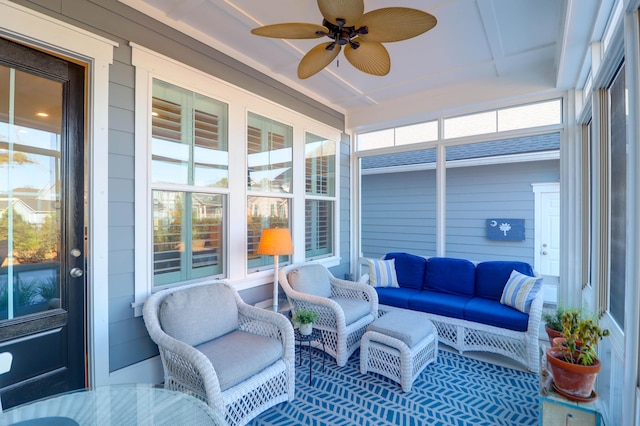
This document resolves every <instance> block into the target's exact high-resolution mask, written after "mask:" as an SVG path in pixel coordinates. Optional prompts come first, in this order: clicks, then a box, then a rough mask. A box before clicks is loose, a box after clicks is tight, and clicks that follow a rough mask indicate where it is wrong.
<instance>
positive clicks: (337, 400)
mask: <svg viewBox="0 0 640 426" xmlns="http://www.w3.org/2000/svg"><path fill="white" fill-rule="evenodd" d="M312 353H313V355H312V362H313V383H312V385H311V386H310V385H309V364H308V362H309V361H308V359H307V353H306V348H305V351H304V352H303V363H302V366H298V365H296V399H295V400H294V401H293V402H290V403H281V404H278V405H276V406H275V407H273V408H271V409H269V410H267V411H265V412H264V413H262V414H261V415H260V416H258V417H257V418H255V419H254V420H252V421H251V422H250V423H249V424H250V425H252V426H266V425H281V426H285V425H286V426H297V425H331V426H339V425H344V426H353V425H371V426H374V425H375V426H382V425H403V426H404V425H415V426H418V425H420V426H423V425H429V426H431V425H442V426H453V425H455V426H467V425H468V426H471V425H473V426H478V425H486V426H492V425H505V426H507V425H508V426H519V425H537V424H538V376H537V375H534V374H530V373H525V372H522V371H517V370H512V369H509V368H505V367H501V366H498V365H494V364H489V363H486V362H482V361H477V360H473V359H470V358H466V357H464V356H461V355H458V354H455V353H451V352H447V351H445V350H440V351H439V353H438V360H437V361H436V362H435V363H434V364H430V365H428V366H427V367H426V368H425V369H424V370H423V371H422V373H421V374H420V376H419V377H418V378H417V379H416V380H415V382H414V383H413V388H412V390H411V392H409V393H403V392H401V390H400V385H399V384H397V383H395V382H393V381H391V380H388V379H387V378H385V377H383V376H380V375H377V374H374V373H368V374H366V375H363V374H361V373H360V371H359V368H358V367H359V356H360V355H359V352H358V351H356V353H355V354H354V355H353V356H352V357H351V359H349V362H348V363H347V365H346V366H344V367H338V366H337V365H336V364H335V362H334V361H333V360H330V359H329V357H327V360H326V361H327V362H326V364H325V366H326V368H325V371H324V373H323V372H322V353H321V352H319V351H317V350H315V349H314V350H312Z"/></svg>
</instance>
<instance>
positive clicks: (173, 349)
mask: <svg viewBox="0 0 640 426" xmlns="http://www.w3.org/2000/svg"><path fill="white" fill-rule="evenodd" d="M143 315H144V321H145V325H146V327H147V330H148V331H149V335H150V336H151V339H152V340H153V341H154V342H155V343H156V344H157V345H158V348H159V350H160V357H161V359H162V365H163V367H164V386H165V388H168V389H172V390H179V391H183V392H186V393H189V394H192V395H194V396H196V397H198V398H200V399H202V400H204V401H205V402H206V403H208V404H209V405H210V406H212V407H214V408H216V409H218V410H220V412H222V413H224V414H225V417H226V420H227V421H228V422H229V424H230V425H244V424H246V423H247V422H249V421H250V420H251V419H252V418H254V417H255V416H257V415H258V414H260V413H261V412H263V411H265V410H266V409H268V408H270V407H272V406H274V405H276V404H278V403H280V402H283V401H292V400H293V399H294V392H295V371H294V368H295V357H294V335H293V327H292V326H291V323H290V322H289V320H287V318H286V317H285V316H283V315H281V314H278V313H276V312H272V311H268V310H265V309H260V308H256V307H254V306H251V305H248V304H246V303H244V302H243V301H242V299H241V297H240V295H239V294H238V292H237V291H236V290H235V289H234V288H233V287H231V286H230V285H229V284H227V283H226V282H224V281H214V282H207V283H201V284H195V285H189V286H184V287H179V288H173V289H167V290H163V291H160V292H158V293H155V294H153V295H152V296H150V297H149V299H147V301H146V303H145V304H144V308H143Z"/></svg>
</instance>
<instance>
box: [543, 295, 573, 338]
mask: <svg viewBox="0 0 640 426" xmlns="http://www.w3.org/2000/svg"><path fill="white" fill-rule="evenodd" d="M567 310H568V309H567V308H566V307H564V306H562V305H558V306H557V307H556V309H554V310H552V311H544V312H543V313H542V321H544V329H545V331H546V332H547V336H549V344H550V345H551V346H553V339H555V338H556V337H562V314H564V313H565V312H566V311H567Z"/></svg>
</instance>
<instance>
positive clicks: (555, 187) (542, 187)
mask: <svg viewBox="0 0 640 426" xmlns="http://www.w3.org/2000/svg"><path fill="white" fill-rule="evenodd" d="M531 187H532V188H533V194H534V196H533V198H534V213H533V265H534V268H537V267H538V265H540V247H539V244H540V239H541V226H540V224H541V223H542V216H543V212H542V206H541V198H542V194H543V193H549V192H557V193H558V198H559V197H560V182H544V183H532V184H531ZM559 260H562V256H560V258H559ZM559 279H560V277H559V276H558V280H559ZM556 285H557V294H556V297H555V301H556V303H557V301H558V300H559V299H560V283H559V282H558V283H556Z"/></svg>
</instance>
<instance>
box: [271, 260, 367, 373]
mask: <svg viewBox="0 0 640 426" xmlns="http://www.w3.org/2000/svg"><path fill="white" fill-rule="evenodd" d="M279 281H280V285H281V286H282V289H283V290H284V292H285V294H286V295H287V299H288V300H289V303H290V304H291V309H292V311H293V312H294V313H295V311H296V310H298V309H310V310H312V311H315V312H316V313H317V314H318V316H319V317H320V318H319V320H318V321H316V322H314V324H313V327H314V328H316V329H319V330H321V331H322V335H323V338H324V348H325V351H326V352H327V353H328V354H329V355H331V356H333V357H334V358H335V359H336V363H337V364H338V365H339V366H343V365H345V364H346V363H347V360H348V359H349V357H350V356H351V354H353V352H354V351H355V350H356V349H358V348H359V347H360V339H361V338H362V335H363V334H364V333H365V331H366V330H367V325H369V323H371V322H372V321H373V320H375V319H376V318H378V294H377V293H376V292H375V290H374V289H373V287H371V286H369V285H368V284H362V283H358V282H354V281H346V280H341V279H338V278H336V277H334V276H333V275H332V274H331V272H330V271H329V270H328V269H327V268H325V267H324V266H323V265H321V264H318V263H313V262H311V263H305V264H294V265H289V266H286V267H284V268H282V269H280V272H279ZM317 347H319V348H320V347H322V345H320V344H318V346H317Z"/></svg>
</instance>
